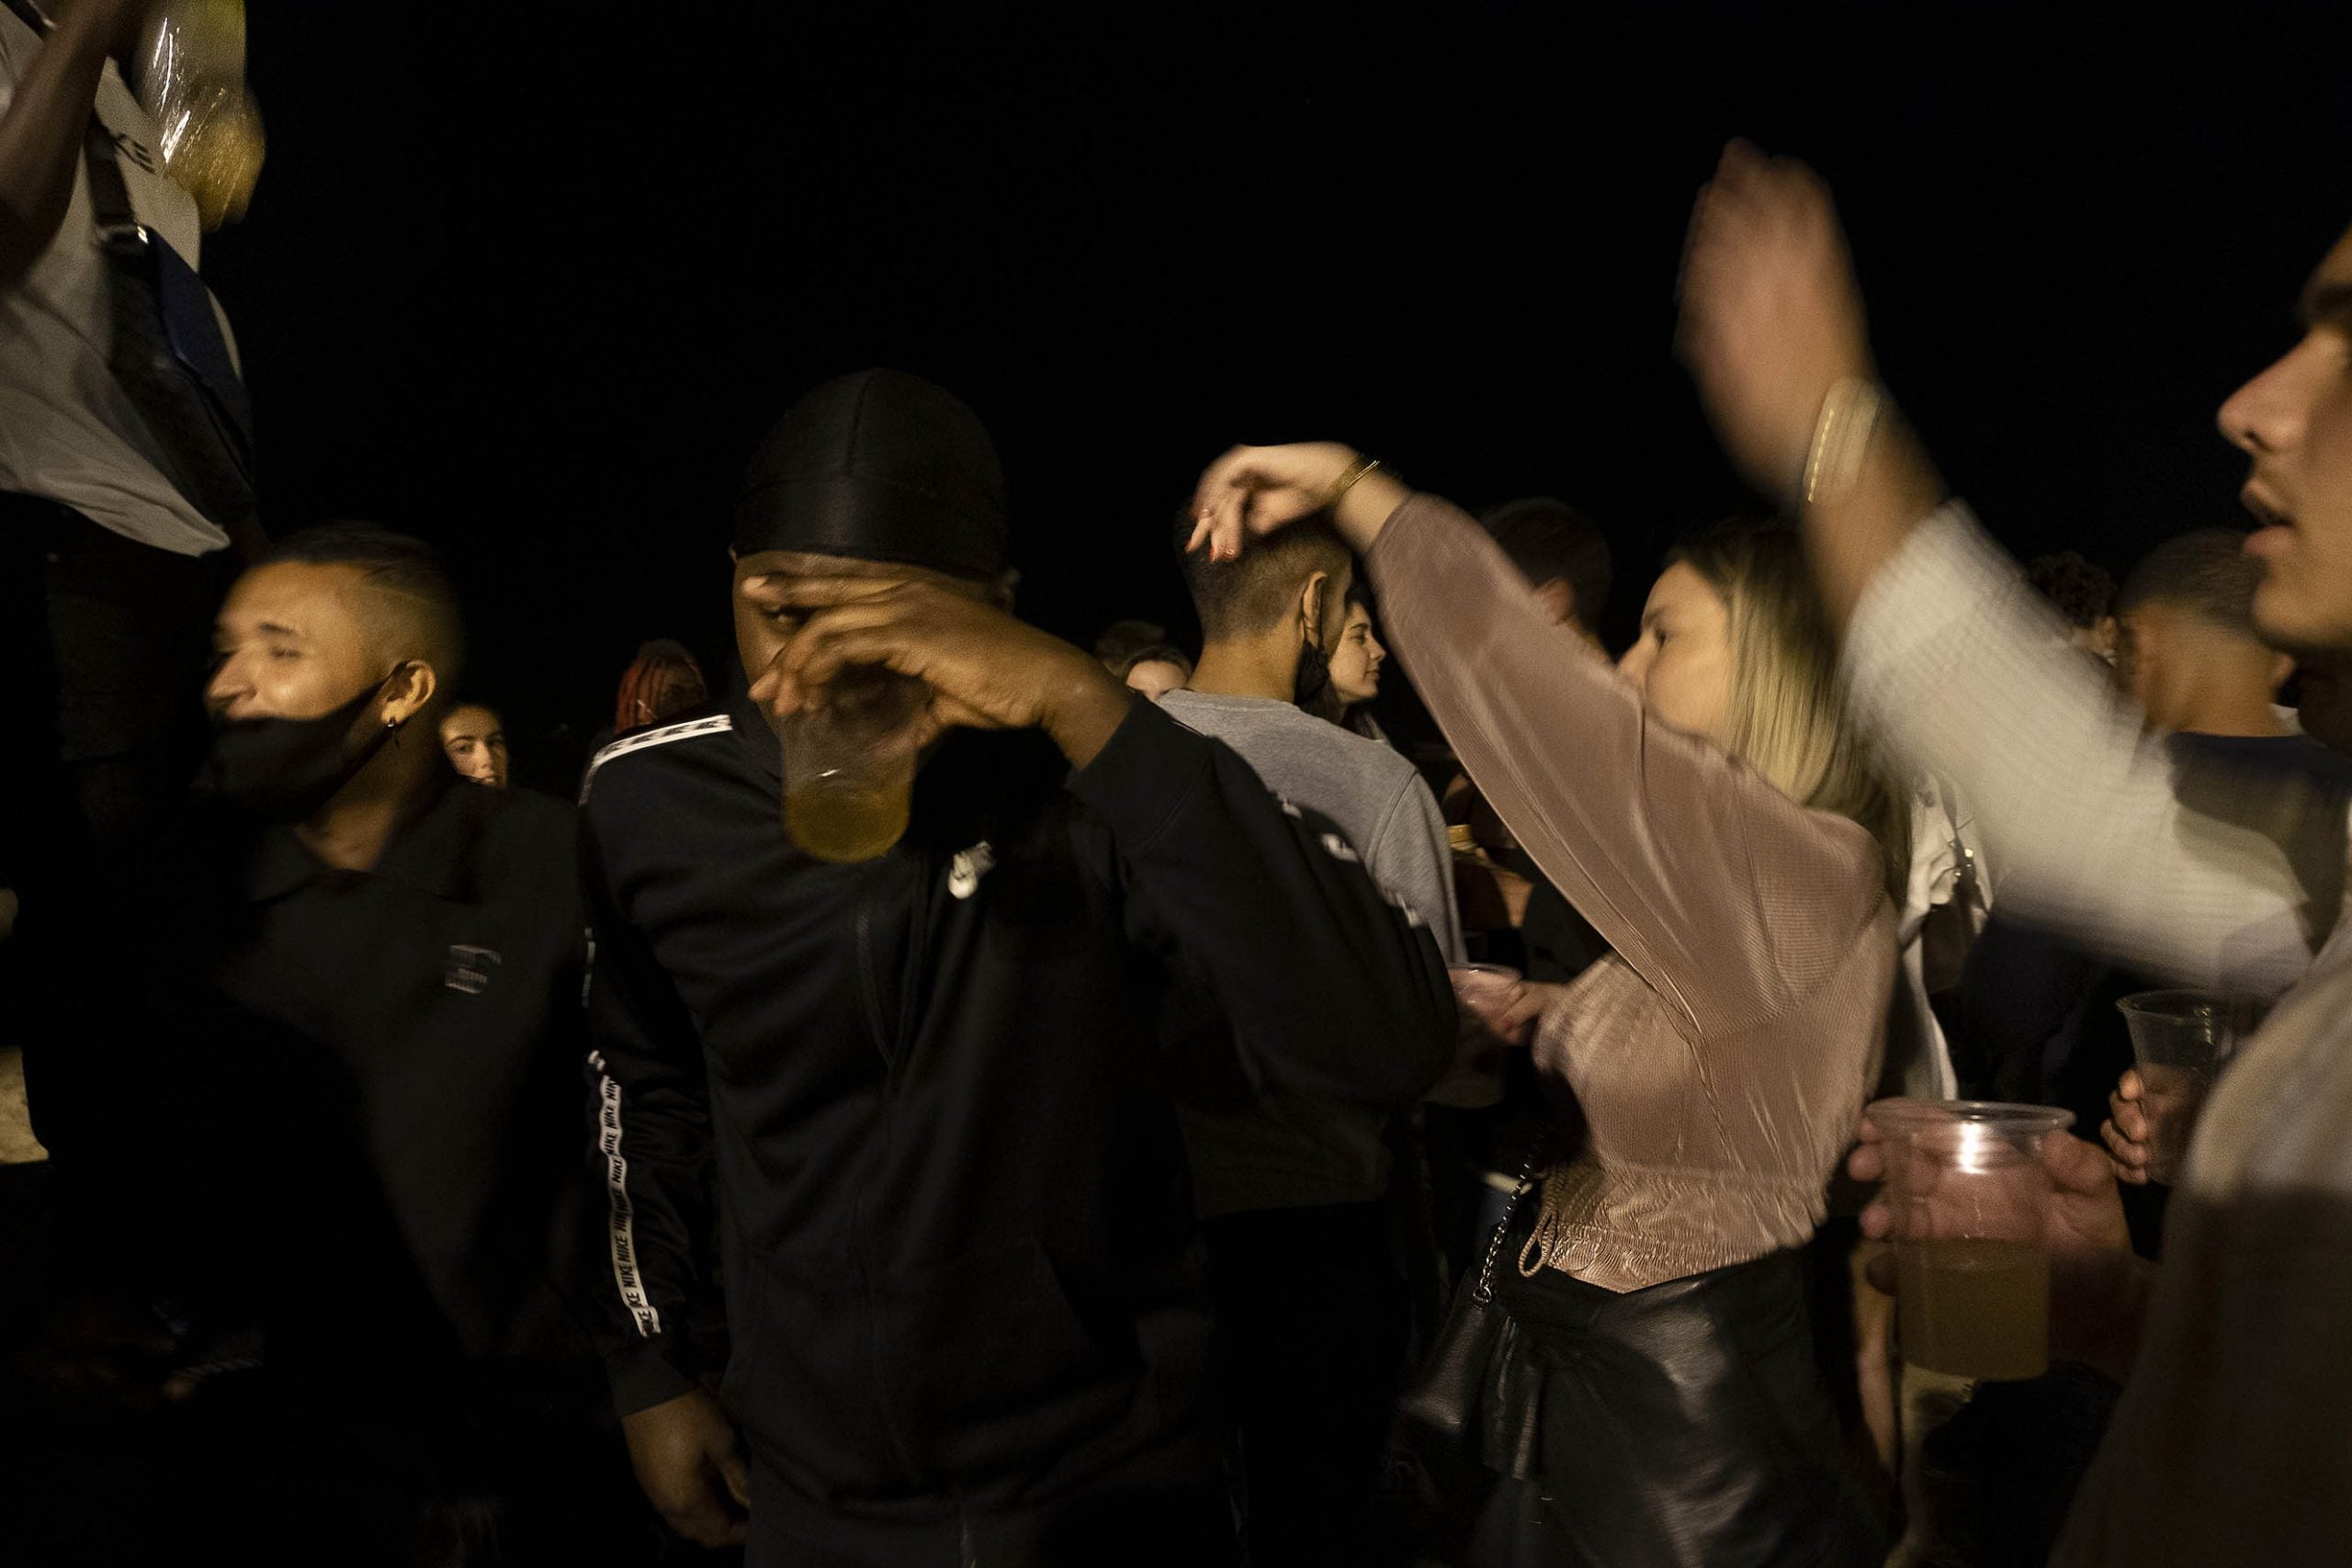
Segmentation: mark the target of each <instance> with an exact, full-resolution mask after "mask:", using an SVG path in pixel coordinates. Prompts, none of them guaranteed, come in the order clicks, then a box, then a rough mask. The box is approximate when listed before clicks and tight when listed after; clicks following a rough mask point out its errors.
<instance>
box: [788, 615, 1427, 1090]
mask: <svg viewBox="0 0 2352 1568" xmlns="http://www.w3.org/2000/svg"><path fill="white" fill-rule="evenodd" d="M779 592H780V594H781V596H782V598H783V600H784V602H785V603H786V604H788V605H789V606H791V607H795V608H799V609H803V610H806V611H808V612H809V618H808V619H807V620H806V621H805V622H803V623H802V625H801V626H800V629H799V630H798V631H797V632H796V633H795V634H794V635H793V638H792V640H791V642H790V643H788V644H787V645H786V648H785V649H784V651H783V652H782V653H781V654H779V655H778V656H777V659H776V661H775V664H774V665H773V666H772V667H771V668H770V669H769V670H767V671H763V673H762V675H761V677H760V678H759V679H758V680H757V681H754V682H752V697H753V698H754V700H756V701H759V702H762V703H764V704H768V705H770V706H771V707H772V708H773V709H774V710H775V711H777V712H779V713H782V712H789V711H793V710H795V709H797V707H798V706H799V705H802V704H804V703H818V702H821V701H823V700H824V692H825V689H826V684H827V682H830V681H831V679H832V677H833V676H834V675H835V674H836V673H837V672H838V671H840V670H841V669H842V668H843V667H844V666H846V665H853V664H881V665H885V666H887V667H888V668H889V669H892V670H895V671H898V672H899V674H902V675H907V676H910V677H912V678H913V679H915V680H918V681H921V682H923V683H924V684H925V685H926V686H928V687H929V688H930V689H931V714H930V718H929V722H930V723H932V724H933V725H935V726H937V727H940V728H947V727H950V726H961V727H964V728H998V729H1028V728H1035V729H1038V730H1041V731H1043V732H1044V733H1045V734H1046V735H1047V736H1050V737H1051V738H1052V739H1053V740H1054V743H1055V744H1056V745H1057V746H1058V747H1059V748H1060V749H1061V752H1062V755H1063V756H1064V757H1066V758H1068V759H1069V763H1070V765H1071V767H1072V768H1073V769H1074V770H1075V772H1074V773H1073V774H1072V777H1071V781H1070V788H1071V790H1072V791H1073V792H1074V793H1075V794H1077V795H1079V796H1080V798H1081V799H1083V800H1085V801H1086V802H1088V804H1090V805H1091V806H1092V807H1094V808H1095V810H1096V811H1097V812H1098V813H1099V814H1100V815H1101V816H1102V817H1103V818H1104V819H1106V820H1107V821H1108V822H1109V823H1110V825H1111V829H1112V833H1113V835H1114V838H1115V840H1116V841H1117V852H1118V855H1119V857H1120V859H1121V860H1122V861H1123V862H1124V863H1125V868H1126V873H1127V875H1128V878H1129V881H1130V883H1131V886H1132V890H1133V894H1134V897H1135V898H1136V900H1137V903H1138V908H1136V910H1134V911H1132V912H1133V913H1136V914H1140V915H1141V916H1143V917H1144V918H1145V920H1146V922H1147V923H1148V926H1149V927H1150V928H1151V929H1152V931H1154V932H1155V933H1156V934H1158V935H1160V936H1162V937H1164V938H1166V939H1167V940H1168V942H1170V943H1171V944H1172V945H1173V947H1174V948H1175V950H1176V951H1177V953H1179V954H1180V955H1181V956H1182V959H1183V961H1184V962H1185V963H1186V964H1187V965H1188V967H1189V968H1190V969H1191V970H1192V973H1193V977H1194V978H1196V979H1197V980H1199V981H1200V982H1201V984H1202V986H1203V987H1204V989H1205V990H1206V991H1207V992H1208V994H1209V995H1211V996H1212V997H1214V998H1215V999H1216V1002H1217V1004H1218V1007H1219V1010H1220V1011H1221V1012H1222V1014H1223V1016H1224V1018H1225V1019H1226V1020H1227V1021H1228V1022H1230V1024H1231V1025H1232V1026H1233V1030H1234V1032H1235V1033H1236V1035H1237V1036H1238V1039H1239V1041H1240V1044H1241V1049H1242V1053H1243V1057H1244V1060H1243V1064H1242V1065H1243V1066H1244V1067H1245V1068H1246V1069H1247V1070H1248V1071H1249V1072H1250V1076H1251V1077H1253V1078H1255V1079H1257V1080H1259V1081H1261V1082H1275V1083H1281V1084H1283V1085H1285V1086H1287V1087H1291V1088H1296V1089H1307V1090H1312V1091H1323V1092H1329V1093H1332V1094H1338V1095H1342V1096H1347V1097H1350V1098H1355V1099H1361V1100H1366V1101H1369V1102H1372V1103H1374V1104H1399V1105H1401V1104H1405V1103H1407V1102H1408V1101H1410V1100H1415V1099H1417V1098H1419V1096H1420V1094H1421V1093H1422V1092H1423V1091H1424V1090H1426V1089H1428V1088H1429V1086H1430V1083H1431V1082H1433V1081H1434V1080H1435V1078H1436V1077H1437V1075H1438V1073H1439V1072H1440V1071H1441V1070H1442V1068H1443V1066H1444V1063H1445V1060H1446V1058H1447V1056H1448V1055H1450V1054H1451V1050H1452V1046H1453V1029H1454V1018H1455V1014H1454V1007H1453V993H1452V990H1451V988H1450V987H1448V985H1447V982H1446V977H1445V970H1444V966H1443V964H1442V961H1441V960H1440V958H1439V956H1438V951H1437V947H1436V944H1435V943H1434V942H1432V941H1431V940H1430V936H1429V934H1428V932H1427V931H1424V930H1423V929H1422V927H1421V925H1420V923H1419V919H1417V918H1416V917H1413V916H1411V915H1410V914H1408V912H1407V911H1406V910H1405V909H1403V908H1399V907H1398V906H1397V903H1396V902H1394V901H1392V900H1391V899H1390V898H1389V897H1387V896H1386V895H1385V892H1384V890H1383V889H1381V888H1380V887H1379V886H1377V885H1376V884H1375V883H1374V881H1373V879H1372V877H1371V876H1370V875H1368V874H1366V873H1365V871H1364V869H1363V865H1362V864H1361V863H1359V862H1358V858H1357V855H1356V853H1355V852H1354V851H1353V850H1352V849H1351V848H1350V847H1349V846H1348V844H1347V842H1346V840H1344V839H1342V838H1341V837H1340V834H1339V833H1338V832H1337V830H1336V829H1333V828H1332V827H1331V826H1330V825H1329V824H1328V823H1321V822H1316V821H1314V820H1312V819H1310V818H1306V817H1304V816H1302V815H1300V814H1297V813H1294V812H1292V811H1289V810H1287V809H1285V808H1284V807H1282V806H1281V805H1280V804H1278V803H1277V802H1276V801H1275V800H1274V799H1273V798H1272V796H1271V795H1268V794H1267V793H1266V788H1265V785H1264V784H1262V783H1261V782H1260V780H1259V778H1258V775H1257V774H1256V773H1253V772H1252V771H1251V770H1250V765H1249V764H1248V763H1247V762H1244V761H1242V760H1241V759H1240V758H1239V757H1238V756H1236V755H1234V753H1233V752H1232V751H1231V750H1228V749H1227V748H1226V747H1224V746H1220V745H1218V744H1216V742H1214V741H1211V740H1209V739H1207V738H1205V737H1204V736H1200V735H1196V734H1194V733H1193V731H1191V730H1188V729H1186V728H1184V727H1183V726H1182V725H1180V724H1178V723H1177V722H1176V721H1175V720H1174V719H1172V718H1170V717H1169V716H1166V715H1165V714H1162V713H1161V712H1160V711H1159V709H1158V708H1156V707H1154V706H1153V705H1151V704H1149V703H1147V702H1142V701H1140V700H1138V699H1137V698H1136V696H1135V694H1133V693H1131V692H1129V691H1127V690H1126V689H1125V687H1124V686H1122V685H1120V684H1119V682H1117V681H1115V680H1114V679H1113V678H1112V677H1111V675H1110V674H1109V673H1108V672H1107V671H1104V670H1103V666H1102V665H1101V664H1100V663H1099V662H1097V661H1096V660H1094V659H1092V658H1091V657H1090V656H1089V655H1087V654H1086V653H1085V652H1083V651H1082V650H1080V649H1076V648H1073V647H1071V646H1070V645H1069V644H1068V643H1066V642H1063V641H1061V640H1060V639H1059V638H1057V637H1052V636H1049V635H1048V634H1046V633H1045V632H1042V631H1039V630H1038V629H1037V628H1035V626H1026V625H1023V623H1022V622H1020V621H1017V620H1015V619H1013V618H1012V616H1011V615H1008V614H1006V613H1005V611H1004V610H1003V609H1001V608H1000V607H998V606H996V605H994V604H989V603H986V602H984V601H983V600H981V599H979V598H978V597H976V596H974V595H971V594H968V593H959V592H956V591H954V590H952V589H947V588H943V587H941V586H939V585H936V584H925V583H903V584H895V585H890V586H885V587H876V585H875V584H873V583H871V582H859V581H847V582H841V581H823V580H820V579H814V578H803V579H800V580H798V581H795V582H793V583H792V584H791V585H790V586H789V587H788V588H785V589H781V590H779Z"/></svg>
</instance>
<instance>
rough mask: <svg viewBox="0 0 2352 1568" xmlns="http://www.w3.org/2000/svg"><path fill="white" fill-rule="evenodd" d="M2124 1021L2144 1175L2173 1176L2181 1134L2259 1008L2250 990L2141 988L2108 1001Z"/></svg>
mask: <svg viewBox="0 0 2352 1568" xmlns="http://www.w3.org/2000/svg"><path fill="white" fill-rule="evenodd" d="M2115 1005H2116V1006H2117V1007H2118V1008H2120V1010H2122V1013H2123V1018H2124V1021H2125V1022H2126V1023H2128V1024H2130V1025H2131V1055H2132V1058H2133V1060H2134V1061H2135V1062H2136V1063H2137V1064H2138V1066H2139V1068H2140V1083H2141V1086H2142V1089H2143V1094H2142V1096H2141V1099H2140V1111H2141V1114H2142V1115H2143V1116H2145V1117H2146V1118H2147V1119H2148V1136H2147V1144H2148V1179H2149V1180H2151V1181H2161V1182H2164V1183H2165V1184H2166V1185H2167V1186H2169V1185H2171V1184H2172V1183H2174V1182H2176V1181H2177V1180H2178V1179H2180V1168H2181V1166H2182V1164H2183V1163H2184V1162H2185V1161H2186V1160H2187V1158H2188V1136H2189V1134H2191V1133H2192V1132H2194V1131H2195V1130H2196V1127H2197V1118H2198V1115H2199V1112H2200V1111H2203V1110H2204V1109H2205V1097H2206V1096H2207V1095H2208V1094H2210V1093H2211V1092H2212V1089H2213V1082H2214V1080H2215V1079H2216V1078H2218V1077H2221V1076H2222V1068H2223V1067H2225V1066H2228V1065H2229V1061H2230V1058H2231V1057H2232V1056H2233V1055H2235V1054H2236V1052H2237V1047H2238V1042H2239V1041H2240V1040H2243V1039H2244V1038H2245V1036H2247V1035H2248V1034H2251V1033H2252V1032H2254V1028H2255V1025H2256V1023H2258V1022H2259V1021H2261V1018H2260V1009H2259V1007H2258V1006H2257V1005H2256V1003H2255V1002H2254V1000H2253V999H2252V998H2247V997H2239V996H2232V995H2229V994H2228V993H2225V992H2221V991H2141V992H2138V993H2137V994H2135V995H2132V996H2129V997H2125V998H2123V999H2122V1000H2120V1001H2119V1002H2117V1003H2116V1004H2115Z"/></svg>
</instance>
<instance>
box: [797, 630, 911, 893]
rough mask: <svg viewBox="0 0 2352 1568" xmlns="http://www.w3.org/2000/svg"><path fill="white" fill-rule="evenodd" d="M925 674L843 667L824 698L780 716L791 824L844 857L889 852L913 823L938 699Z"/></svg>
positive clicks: (814, 846) (824, 853)
mask: <svg viewBox="0 0 2352 1568" xmlns="http://www.w3.org/2000/svg"><path fill="white" fill-rule="evenodd" d="M929 695H930V694H929V691H928V689H927V688H926V687H925V686H924V685H923V683H922V682H920V681H913V680H910V679H908V678H907V677H906V676H904V675H900V674H897V673H895V672H893V671H888V670H884V669H880V668H878V667H876V666H870V665H859V666H854V667H852V668H850V669H847V670H844V671H842V672H841V673H840V674H839V675H837V676H836V677H834V678H833V680H832V681H831V682H830V683H829V684H828V685H827V686H826V687H825V689H824V691H823V692H822V694H820V700H819V702H818V703H816V704H813V705H809V706H806V707H803V708H801V709H799V710H798V711H797V712H796V713H793V714H791V715H789V716H786V717H785V718H784V719H782V720H780V721H778V723H777V725H776V731H777V734H778V735H779V736H780V737H781V739H782V740H783V744H784V830H785V833H786V836H787V837H789V838H790V839H791V840H792V841H793V842H794V843H795V844H797V845H798V846H799V848H800V849H801V851H802V852H804V853H807V854H809V855H811V856H813V857H815V858H816V859H818V860H821V861H832V862H835V863H843V864H847V863H855V862H858V861H869V860H873V859H875V858H876V856H878V855H882V854H886V853H888V852H889V849H890V846H892V845H893V844H895V843H897V842H898V841H899V839H900V838H901V837H902V836H903V835H904V834H905V833H906V830H907V814H908V811H909V810H910V807H911V805H912V803H913V799H914V784H915V769H916V767H917V766H918V764H919V763H920V762H921V761H922V758H921V756H920V754H919V753H920V751H921V749H922V745H921V741H922V737H921V734H920V732H919V730H918V728H917V725H916V722H915V721H916V719H917V718H918V717H919V716H921V715H922V710H923V708H924V706H925V705H927V703H928V701H929Z"/></svg>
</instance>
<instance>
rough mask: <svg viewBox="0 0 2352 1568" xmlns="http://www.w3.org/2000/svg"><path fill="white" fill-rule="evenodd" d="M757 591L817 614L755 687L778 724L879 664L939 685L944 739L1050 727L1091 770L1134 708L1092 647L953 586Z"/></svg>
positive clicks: (846, 583)
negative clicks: (859, 670) (955, 733)
mask: <svg viewBox="0 0 2352 1568" xmlns="http://www.w3.org/2000/svg"><path fill="white" fill-rule="evenodd" d="M755 592H760V593H764V594H765V595H767V596H768V597H769V598H771V599H773V601H774V603H775V606H776V607H777V608H779V609H782V610H785V611H787V612H799V613H801V614H803V615H805V616H806V618H805V619H804V620H802V621H801V622H800V624H799V626H798V627H797V629H796V630H795V631H794V632H793V634H792V637H791V638H790V640H788V641H787V642H786V644H785V645H784V648H783V649H782V651H780V652H779V653H778V654H777V655H776V657H775V662H773V663H772V664H770V665H769V666H768V668H767V669H766V670H765V671H763V672H762V673H761V675H760V676H759V678H758V679H757V680H756V681H754V682H752V699H753V700H754V701H755V702H758V703H760V704H761V705H763V706H764V707H766V708H767V709H768V711H769V712H770V714H771V715H773V716H777V717H782V716H785V715H787V714H791V713H794V712H797V710H798V709H800V708H801V707H802V706H804V705H823V703H824V702H825V688H826V686H827V684H828V683H829V682H831V681H832V680H833V679H834V678H835V677H836V676H838V675H839V674H840V673H841V672H842V670H844V669H846V668H849V667H850V666H853V665H861V664H865V665H879V666H881V667H883V668H885V669H888V670H893V671H897V672H898V673H899V674H901V675H906V676H909V677H911V678H912V679H914V680H917V681H921V682H923V683H924V684H925V685H926V686H928V687H929V688H930V689H931V706H930V712H929V714H928V716H927V720H926V722H927V723H928V724H929V725H930V726H931V727H932V731H933V733H936V732H937V731H938V730H940V729H944V728H949V727H951V726H959V727H963V728H976V729H1044V730H1045V731H1046V732H1047V733H1048V734H1050V735H1051V736H1052V737H1053V738H1054V739H1055V741H1056V742H1057V744H1059V745H1060V747H1061V748H1062V751H1063V753H1064V754H1065V755H1066V756H1068V757H1069V760H1070V761H1072V762H1073V763H1075V764H1077V765H1078V766H1080V767H1083V766H1085V765H1086V763H1087V762H1089V761H1092V760H1093V757H1094V755H1095V753H1096V752H1098V751H1100V750H1102V749H1103V746H1104V744H1106V743H1107V742H1108V741H1109V740H1110V738H1111V734H1112V732H1113V731H1114V730H1115V729H1117V728H1118V727H1119V725H1120V724H1121V723H1122V722H1123V721H1124V720H1125V718H1126V716H1127V713H1128V711H1129V708H1130V706H1131V703H1130V699H1129V695H1128V693H1127V691H1126V690H1125V687H1123V686H1121V685H1120V684H1119V683H1118V682H1116V681H1115V680H1114V679H1112V677H1111V674H1110V672H1109V671H1106V670H1104V669H1103V666H1102V665H1101V664H1100V663H1098V662H1097V661H1096V660H1093V659H1092V658H1091V657H1089V656H1088V655H1087V654H1085V653H1084V652H1082V651H1080V649H1075V648H1072V647H1071V646H1070V645H1069V644H1068V643H1066V642H1063V641H1062V640H1061V639H1060V638H1058V637H1052V636H1050V635H1048V634H1047V633H1045V632H1042V631H1039V630H1038V629H1037V628H1036V627H1035V626H1028V625H1025V624H1023V622H1020V621H1017V620H1015V619H1013V618H1012V616H1011V615H1008V614H1006V613H1005V612H1004V611H1002V610H1001V609H999V608H997V607H996V606H995V605H994V604H988V603H985V602H983V601H982V600H980V599H978V598H975V597H973V596H971V595H969V594H966V593H960V592H956V590H955V589H953V588H951V587H947V586H945V585H944V584H939V583H933V582H929V581H893V580H875V579H867V578H799V579H794V580H784V579H778V580H775V581H774V582H773V583H772V584H764V585H761V586H760V587H758V588H757V589H756V590H755ZM923 739H928V737H927V736H926V737H924V738H923Z"/></svg>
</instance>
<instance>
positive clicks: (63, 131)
mask: <svg viewBox="0 0 2352 1568" xmlns="http://www.w3.org/2000/svg"><path fill="white" fill-rule="evenodd" d="M150 4H151V0H80V3H79V4H77V5H75V6H72V7H71V8H70V9H68V10H67V11H66V12H65V14H64V16H63V17H62V18H61V19H60V20H59V22H58V24H57V27H56V28H55V30H54V31H52V32H51V34H50V35H49V37H48V38H47V39H45V40H43V41H42V43H41V44H40V46H39V47H38V48H37V49H35V50H33V51H30V52H29V53H28V55H27V56H26V57H25V58H23V59H17V58H15V55H14V51H11V50H8V49H7V48H6V45H5V44H0V56H6V60H5V63H6V75H7V77H8V78H9V79H10V80H12V81H13V82H14V83H15V89H14V91H13V92H12V93H11V94H10V96H9V98H8V103H7V107H6V108H5V109H0V288H5V287H6V286H8V285H9V284H12V283H14V282H15V281H16V280H17V278H19V277H22V276H24V274H25V269H26V268H28V267H29V266H31V265H32V264H33V262H34V260H35V259H36V258H38V257H39V256H40V254H41V253H42V252H43V251H45V250H47V249H48V248H49V244H50V242H51V241H52V240H54V239H55V238H56V237H57V229H58V225H59V224H61V223H62V222H64V221H65V209H66V207H67V205H68V204H69V203H70V202H71V201H72V199H73V196H74V170H75V168H76V166H77V165H78V164H80V162H81V158H82V143H83V140H84V138H85V136H86V135H87V133H88V131H89V129H90V110H91V107H92V106H93V105H95V104H96V102H97V96H98V77H99V75H100V73H102V72H103V71H104V70H105V67H106V62H107V54H108V53H110V52H111V51H114V50H115V49H116V48H117V47H119V45H120V44H121V43H123V42H124V41H126V40H127V39H129V38H130V35H131V34H132V33H133V32H134V31H135V30H136V29H137V28H139V26H140V25H141V23H142V22H144V21H145V20H146V17H147V12H148V8H149V6H150Z"/></svg>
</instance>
